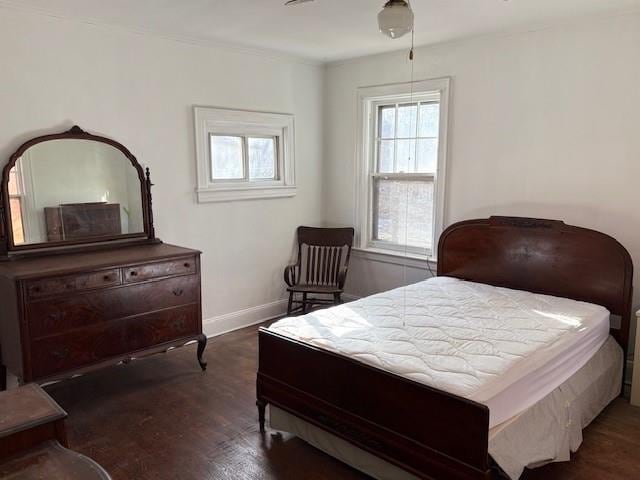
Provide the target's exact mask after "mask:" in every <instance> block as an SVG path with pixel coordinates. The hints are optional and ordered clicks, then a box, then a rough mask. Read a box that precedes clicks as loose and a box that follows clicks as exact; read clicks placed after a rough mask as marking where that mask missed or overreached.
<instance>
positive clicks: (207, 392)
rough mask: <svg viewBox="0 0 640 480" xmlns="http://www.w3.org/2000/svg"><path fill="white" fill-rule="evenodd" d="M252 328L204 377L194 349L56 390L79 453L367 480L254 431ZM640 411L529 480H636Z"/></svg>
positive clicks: (174, 477)
mask: <svg viewBox="0 0 640 480" xmlns="http://www.w3.org/2000/svg"><path fill="white" fill-rule="evenodd" d="M256 328H257V327H251V328H248V329H244V330H241V331H238V332H234V333H231V334H228V335H224V336H222V337H218V338H215V339H211V340H210V341H209V346H208V348H207V352H206V354H205V356H206V359H207V360H208V361H209V368H208V370H207V372H206V373H201V372H200V368H199V367H198V364H197V362H196V346H195V345H193V346H189V347H186V348H183V349H179V350H175V351H172V352H170V353H168V354H167V355H156V356H154V357H150V358H147V359H144V360H140V361H136V362H134V363H133V364H130V365H119V366H114V367H111V368H107V369H104V370H101V371H98V372H95V373H92V374H90V375H87V376H84V377H78V378H75V379H73V380H69V381H66V382H62V383H58V384H55V385H51V386H50V387H48V388H47V391H48V392H49V393H50V394H51V395H52V396H53V397H54V398H55V399H56V400H57V401H58V402H59V403H60V404H61V405H62V407H63V408H65V409H66V410H67V411H68V412H69V419H68V420H67V430H68V434H69V444H70V447H71V448H72V449H74V450H77V451H79V452H81V453H84V454H86V455H88V456H90V457H92V458H93V459H95V460H97V461H98V462H99V463H100V464H101V465H102V466H103V467H105V468H106V469H107V470H108V471H109V472H110V473H111V475H112V476H113V479H114V480H125V479H127V480H129V479H135V480H164V479H166V480H183V479H184V480H191V479H193V480H213V479H215V480H245V479H247V480H254V479H255V480H257V479H292V480H298V479H311V480H314V479H315V480H320V479H326V480H365V479H366V478H368V477H366V476H364V475H362V474H360V473H358V472H356V471H354V470H352V469H351V468H349V467H347V466H345V465H343V464H341V463H339V462H338V461H336V460H333V459H332V458H331V457H329V456H327V455H325V454H323V453H321V452H319V451H318V450H316V449H314V448H313V447H310V446H308V445H307V444H305V443H304V442H302V441H300V440H298V439H296V438H292V437H290V436H287V435H285V436H280V435H278V434H275V433H273V432H269V433H267V434H266V435H265V436H264V437H262V436H261V435H260V433H259V432H258V421H257V410H256V408H255V386H254V384H255V371H256V350H257V335H256ZM639 451H640V409H639V408H634V407H631V406H629V404H628V403H627V402H626V401H624V400H617V401H615V402H614V403H613V404H612V405H611V406H610V407H609V408H608V409H607V410H606V411H605V412H604V413H603V414H602V415H601V416H600V417H599V418H598V420H596V422H594V423H593V424H592V425H591V426H590V427H589V428H588V429H587V431H586V432H585V441H584V444H583V446H582V448H581V449H580V451H579V452H578V454H576V455H575V458H574V460H573V461H572V462H570V463H566V464H554V465H551V466H547V467H544V468H541V469H538V470H535V471H532V472H527V473H526V474H525V476H524V478H526V479H528V480H531V479H545V480H550V479H563V480H564V479H566V480H577V479H580V480H591V479H594V480H595V479H598V480H601V479H610V480H617V479H620V480H623V479H624V480H629V479H633V478H640V455H639V454H638V452H639Z"/></svg>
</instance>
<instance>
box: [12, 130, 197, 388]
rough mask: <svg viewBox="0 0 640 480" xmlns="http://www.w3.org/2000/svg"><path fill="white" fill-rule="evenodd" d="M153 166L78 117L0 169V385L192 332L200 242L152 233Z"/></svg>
mask: <svg viewBox="0 0 640 480" xmlns="http://www.w3.org/2000/svg"><path fill="white" fill-rule="evenodd" d="M151 187H152V183H151V180H150V174H149V170H148V169H147V170H146V171H145V170H143V168H142V166H141V165H140V164H139V163H138V161H137V160H136V158H135V157H134V156H133V155H132V154H131V152H130V151H129V150H128V149H127V148H126V147H125V146H124V145H122V144H121V143H119V142H116V141H115V140H112V139H109V138H106V137H104V136H98V135H92V134H90V133H88V132H85V131H84V130H82V129H81V128H80V127H77V126H74V127H73V128H71V129H70V130H68V131H66V132H63V133H57V134H51V135H45V136H40V137H36V138H33V139H31V140H29V141H27V142H26V143H24V144H23V145H21V146H20V147H19V148H18V149H17V150H16V152H15V153H14V154H13V155H12V156H11V157H10V159H9V161H8V162H7V164H6V165H5V166H4V168H3V170H2V184H1V186H0V303H2V304H3V306H6V308H3V309H2V311H1V312H0V388H6V373H7V372H6V370H7V369H8V371H9V372H10V373H12V374H13V375H15V376H16V377H17V378H18V380H19V382H21V383H26V382H32V381H37V382H47V381H51V380H58V379H63V378H66V377H69V376H72V375H75V374H77V373H82V372H86V371H89V370H92V369H94V368H99V367H101V366H104V365H109V364H113V363H118V362H122V361H124V362H128V361H129V360H131V359H132V358H136V357H139V356H143V355H147V354H149V353H154V352H160V351H166V350H168V349H170V348H173V347H176V346H181V345H184V344H186V343H189V342H191V341H193V340H196V341H198V353H197V356H198V361H199V363H200V366H201V368H202V369H204V368H205V366H206V364H205V363H204V362H203V361H202V353H203V351H204V348H205V345H206V337H204V336H203V335H202V309H201V298H200V252H198V251H196V250H191V249H187V248H183V247H177V246H174V245H167V244H164V243H162V242H161V241H160V240H158V239H157V238H156V237H155V231H154V226H153V213H152V197H151Z"/></svg>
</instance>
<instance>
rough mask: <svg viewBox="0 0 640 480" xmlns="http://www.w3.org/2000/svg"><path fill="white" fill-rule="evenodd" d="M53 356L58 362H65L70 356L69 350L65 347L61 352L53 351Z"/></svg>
mask: <svg viewBox="0 0 640 480" xmlns="http://www.w3.org/2000/svg"><path fill="white" fill-rule="evenodd" d="M51 356H52V357H54V358H56V359H58V360H64V359H65V358H67V357H68V356H69V349H68V348H66V347H65V348H61V349H60V350H53V351H52V352H51Z"/></svg>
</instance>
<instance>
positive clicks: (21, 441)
mask: <svg viewBox="0 0 640 480" xmlns="http://www.w3.org/2000/svg"><path fill="white" fill-rule="evenodd" d="M65 418H67V413H66V412H65V411H64V410H63V409H62V408H60V406H59V405H58V404H57V403H56V402H55V401H54V400H53V399H52V398H51V397H50V396H49V395H47V394H46V392H45V391H44V390H42V388H40V387H39V386H38V385H36V384H29V385H25V386H23V387H19V388H15V389H12V390H8V391H6V392H0V478H11V479H12V480H31V479H36V478H38V479H39V478H47V479H48V480H56V479H68V478H78V479H80V478H81V479H83V480H110V478H111V477H109V474H108V473H107V472H105V471H104V469H103V468H102V467H100V465H98V464H97V463H96V462H94V461H93V460H91V459H90V458H87V457H85V456H84V455H81V454H79V453H77V452H73V451H71V450H69V449H68V448H67V447H68V445H67V435H66V430H65V427H64V420H65ZM43 475H44V476H43Z"/></svg>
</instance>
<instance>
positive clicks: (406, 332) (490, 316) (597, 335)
mask: <svg viewBox="0 0 640 480" xmlns="http://www.w3.org/2000/svg"><path fill="white" fill-rule="evenodd" d="M270 330H272V331H274V332H277V333H279V334H281V335H285V336H287V337H290V338H294V339H297V340H300V341H303V342H305V343H309V344H311V345H314V346H317V347H321V348H324V349H326V350H330V351H333V352H336V353H339V354H342V355H345V356H349V357H352V358H354V359H356V360H358V361H361V362H363V363H366V364H368V365H371V366H374V367H377V368H381V369H383V370H386V371H389V372H392V373H395V374H397V375H401V376H403V377H406V378H410V379H412V380H415V381H417V382H420V383H423V384H426V385H429V386H432V387H435V388H438V389H440V390H445V391H447V392H450V393H453V394H455V395H459V396H461V397H464V398H468V399H470V400H474V401H477V402H479V403H483V404H485V405H487V406H488V407H489V409H490V428H492V427H494V426H496V425H499V424H500V423H502V422H504V421H506V420H509V419H510V418H512V417H514V416H516V415H518V414H519V413H521V412H523V411H524V410H526V409H528V408H529V407H531V406H532V405H534V404H535V403H536V402H538V401H539V400H541V399H542V398H544V397H545V396H546V395H548V394H549V393H551V392H552V391H553V390H554V389H556V388H557V387H558V386H559V385H561V384H562V383H563V382H564V381H566V380H567V379H568V378H569V377H571V376H572V375H573V374H574V373H576V372H577V371H578V370H579V369H580V368H581V367H582V366H584V365H585V364H586V363H587V361H588V360H589V359H590V358H591V357H592V356H593V355H595V353H596V352H597V351H598V349H599V348H600V347H601V346H602V345H603V344H604V342H605V341H606V339H607V337H608V334H609V312H608V311H607V310H606V309H605V308H603V307H600V306H597V305H592V304H589V303H584V302H577V301H574V300H569V299H566V298H558V297H551V296H547V295H537V294H533V293H530V292H524V291H519V290H510V289H505V288H497V287H492V286H489V285H483V284H479V283H472V282H465V281H462V280H458V279H453V278H448V277H437V278H432V279H429V280H426V281H424V282H420V283H417V284H415V285H410V286H407V287H403V288H399V289H396V290H391V291H389V292H384V293H380V294H377V295H373V296H371V297H367V298H364V299H361V300H358V301H355V302H352V303H349V304H345V305H340V306H337V307H333V308H329V309H326V310H320V311H317V312H313V313H310V314H307V315H305V316H302V317H292V318H285V319H283V320H280V321H278V322H276V323H274V324H273V325H272V326H271V327H270Z"/></svg>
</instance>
